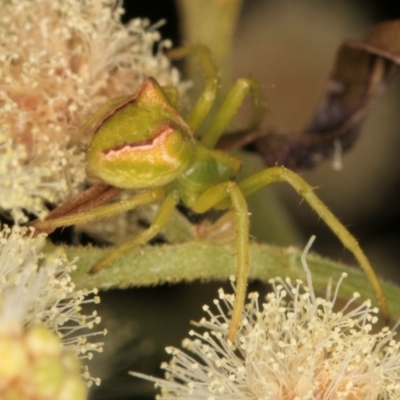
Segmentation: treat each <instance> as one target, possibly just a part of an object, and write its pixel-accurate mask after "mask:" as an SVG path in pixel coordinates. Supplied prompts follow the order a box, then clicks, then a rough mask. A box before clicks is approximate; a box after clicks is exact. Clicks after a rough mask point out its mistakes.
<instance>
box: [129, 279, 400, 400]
mask: <svg viewBox="0 0 400 400" xmlns="http://www.w3.org/2000/svg"><path fill="white" fill-rule="evenodd" d="M271 283H272V287H273V291H272V293H270V294H268V295H267V297H266V301H265V302H264V303H263V304H262V305H260V304H259V301H258V300H259V299H258V294H257V293H252V294H250V295H249V302H248V304H247V305H246V308H245V311H244V314H243V324H242V326H241V328H240V330H239V332H238V333H237V335H236V338H235V340H234V343H231V342H229V341H227V339H226V337H227V333H228V327H229V315H230V312H231V311H232V307H233V299H234V296H232V295H227V294H225V293H224V292H223V291H222V290H220V292H219V300H215V301H214V303H215V305H216V308H217V312H216V313H213V312H211V311H210V309H209V308H208V307H204V309H205V311H206V312H207V314H208V318H204V319H203V320H201V321H200V323H199V325H200V326H201V327H203V328H205V332H204V333H203V334H199V333H197V332H195V331H191V332H190V335H191V336H192V337H193V339H186V340H184V342H183V347H184V348H185V349H186V350H187V351H186V352H184V351H182V350H179V349H176V348H168V349H167V351H168V353H170V354H172V360H171V361H170V363H169V364H166V363H165V364H163V365H162V368H163V369H165V370H166V379H165V380H163V379H157V378H152V377H148V376H145V375H142V374H137V373H135V374H134V375H135V376H139V377H142V378H145V379H148V380H151V381H154V382H156V385H157V386H158V387H160V388H161V395H160V396H159V397H158V398H160V399H175V400H176V399H208V400H214V399H218V400H223V399H227V400H228V399H229V400H232V399H238V400H239V399H241V400H242V399H243V400H244V399H246V400H247V399H252V400H258V399H263V400H267V399H268V400H337V399H346V400H356V399H357V400H358V399H359V400H381V399H393V400H394V399H399V398H400V355H399V346H400V343H398V342H396V341H395V340H394V339H393V337H394V332H393V331H391V330H389V329H388V328H384V329H383V330H382V331H380V332H379V333H372V331H371V330H372V326H373V324H374V323H375V322H376V321H377V317H376V315H375V314H376V313H377V309H375V308H372V307H371V303H370V301H365V302H364V303H363V304H362V305H359V306H356V305H355V304H354V300H355V299H357V298H358V295H357V294H355V295H354V297H353V299H352V300H350V301H349V302H348V303H347V305H346V306H345V307H344V308H343V309H342V310H340V311H337V312H336V311H334V306H335V302H336V299H337V294H338V289H339V286H340V282H339V283H338V285H337V289H336V291H335V293H334V295H333V298H330V297H331V296H330V295H329V293H328V295H327V298H319V297H316V296H315V294H314V291H313V289H312V286H311V279H309V288H307V287H305V286H304V285H303V283H302V282H301V281H296V283H293V282H291V281H290V280H289V279H286V280H284V281H283V280H281V279H276V280H273V281H271Z"/></svg>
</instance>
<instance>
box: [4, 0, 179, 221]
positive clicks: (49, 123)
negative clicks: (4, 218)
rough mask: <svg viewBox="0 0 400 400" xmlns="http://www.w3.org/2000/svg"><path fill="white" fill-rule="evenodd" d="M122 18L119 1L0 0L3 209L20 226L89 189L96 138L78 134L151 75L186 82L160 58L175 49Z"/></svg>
mask: <svg viewBox="0 0 400 400" xmlns="http://www.w3.org/2000/svg"><path fill="white" fill-rule="evenodd" d="M121 14H123V9H122V7H121V1H118V0H87V1H81V0H63V1H54V0H4V1H2V4H1V13H0V135H1V136H0V174H1V175H0V210H1V209H2V210H3V211H7V212H11V214H12V215H11V216H12V218H13V219H14V220H15V221H16V222H23V221H24V217H23V214H22V212H21V210H22V209H24V210H28V211H29V212H30V213H33V214H36V215H38V216H40V215H41V214H42V213H43V212H44V210H45V206H44V202H45V201H47V202H52V203H58V202H60V201H62V200H64V199H65V198H66V197H67V196H70V195H71V194H72V193H74V192H76V191H77V190H78V189H79V188H80V187H81V185H82V183H83V182H84V180H85V172H84V159H85V157H84V155H85V145H87V139H88V138H85V137H79V135H78V134H77V132H79V127H80V126H81V125H82V124H83V122H84V121H85V120H86V119H87V117H88V116H90V115H91V114H92V113H93V112H95V111H96V110H97V109H98V108H99V106H100V105H103V104H104V103H105V102H107V100H109V99H111V98H114V97H116V96H121V95H125V94H130V93H134V92H135V90H136V89H137V88H138V86H139V85H140V83H141V82H142V81H143V80H144V79H145V78H146V77H148V76H153V77H155V78H156V79H157V80H158V81H159V82H160V83H161V84H162V85H175V86H176V85H178V84H179V77H178V72H177V70H175V69H173V68H172V67H171V65H170V63H169V61H168V59H167V58H166V57H165V56H164V54H163V51H162V50H163V48H164V47H168V46H170V42H169V41H161V40H160V39H161V38H160V35H159V33H158V32H157V30H156V26H151V25H150V24H149V22H148V21H146V20H140V19H134V20H132V21H130V22H129V23H128V24H126V25H123V24H122V23H121V22H120V17H121ZM155 45H158V47H157V49H156V52H155V54H154V50H153V49H154V46H155ZM178 86H179V85H178ZM77 135H78V136H77ZM15 168H16V171H17V172H16V173H14V175H13V179H12V180H11V179H9V178H10V176H11V175H12V174H13V171H15Z"/></svg>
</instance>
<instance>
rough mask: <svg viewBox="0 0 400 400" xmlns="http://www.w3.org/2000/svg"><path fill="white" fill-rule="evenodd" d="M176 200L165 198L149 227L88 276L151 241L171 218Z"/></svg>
mask: <svg viewBox="0 0 400 400" xmlns="http://www.w3.org/2000/svg"><path fill="white" fill-rule="evenodd" d="M176 203H177V200H176V198H175V197H174V196H173V195H169V196H167V197H166V199H165V200H164V202H163V203H162V205H161V206H160V209H159V210H158V213H157V215H156V216H155V218H154V220H153V222H152V223H151V225H150V226H149V227H148V228H147V229H146V230H145V231H143V232H141V233H140V234H139V235H137V236H135V237H134V238H133V239H131V240H128V241H127V242H125V243H122V244H121V245H120V246H118V247H117V248H116V249H114V250H113V251H112V252H111V253H110V254H109V255H108V256H106V257H104V258H103V259H102V260H100V261H99V262H98V263H97V264H96V265H94V266H93V267H92V269H91V270H90V271H89V273H90V274H95V273H97V272H100V271H101V270H102V269H103V268H104V267H106V266H107V265H109V264H111V263H112V262H113V261H115V260H116V259H118V258H120V257H121V256H122V255H123V254H125V253H126V252H128V251H129V250H131V249H132V248H133V247H136V246H139V245H141V244H146V243H147V242H148V241H150V240H151V239H153V238H154V237H155V236H156V235H157V234H158V233H159V232H160V231H161V229H162V228H163V227H164V225H165V224H166V223H167V222H168V220H169V218H170V217H171V214H172V212H173V211H174V208H175V206H176Z"/></svg>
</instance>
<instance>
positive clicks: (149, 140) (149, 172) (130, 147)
mask: <svg viewBox="0 0 400 400" xmlns="http://www.w3.org/2000/svg"><path fill="white" fill-rule="evenodd" d="M194 144H195V139H194V137H193V135H192V133H191V131H190V129H189V127H188V126H187V124H186V123H185V121H184V120H183V119H182V118H181V116H180V115H179V113H178V111H177V110H176V109H175V108H174V107H173V106H172V105H171V103H170V102H169V101H168V99H167V97H166V95H165V94H164V92H163V90H162V88H161V87H160V85H159V84H158V83H157V82H156V81H155V80H154V79H153V78H147V79H146V80H145V81H144V82H143V84H142V85H141V86H140V88H139V89H138V91H137V92H136V93H135V94H134V95H133V96H132V97H131V98H129V99H128V100H126V101H124V102H123V103H122V104H120V105H118V106H117V107H116V108H115V109H113V110H112V111H111V112H109V113H108V114H107V115H106V116H105V117H104V118H103V119H102V120H101V121H99V122H98V123H97V129H96V130H95V132H94V135H93V138H92V141H91V143H90V146H89V150H88V161H87V173H88V175H89V176H90V177H92V178H96V179H99V180H101V181H103V182H106V183H108V184H110V185H113V186H117V187H121V188H127V189H145V188H149V187H160V186H164V185H166V184H167V183H169V182H171V181H172V180H174V179H175V178H176V177H177V176H178V175H179V174H180V173H181V172H182V171H183V170H184V169H185V168H186V165H187V163H188V161H189V159H190V156H191V154H192V151H193V147H194Z"/></svg>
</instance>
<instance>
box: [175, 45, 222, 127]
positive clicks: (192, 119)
mask: <svg viewBox="0 0 400 400" xmlns="http://www.w3.org/2000/svg"><path fill="white" fill-rule="evenodd" d="M189 55H197V56H198V57H199V59H200V64H201V68H202V70H203V73H204V75H205V86H204V91H203V93H202V94H201V95H200V97H199V99H198V100H197V102H196V104H195V106H194V107H193V110H192V111H191V113H190V114H189V116H188V117H187V118H186V122H187V124H188V125H189V128H190V129H191V131H192V132H196V131H197V130H198V129H199V128H200V126H201V124H202V123H203V122H204V120H205V118H206V117H207V115H208V113H209V112H210V109H211V107H212V105H213V104H214V101H215V97H216V93H217V89H218V72H217V69H216V67H215V65H214V63H213V61H212V59H211V53H210V50H209V49H208V48H207V47H206V46H202V45H190V46H184V47H178V48H176V49H172V50H169V51H168V52H167V56H168V57H169V58H172V59H180V58H184V57H187V56H189Z"/></svg>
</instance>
